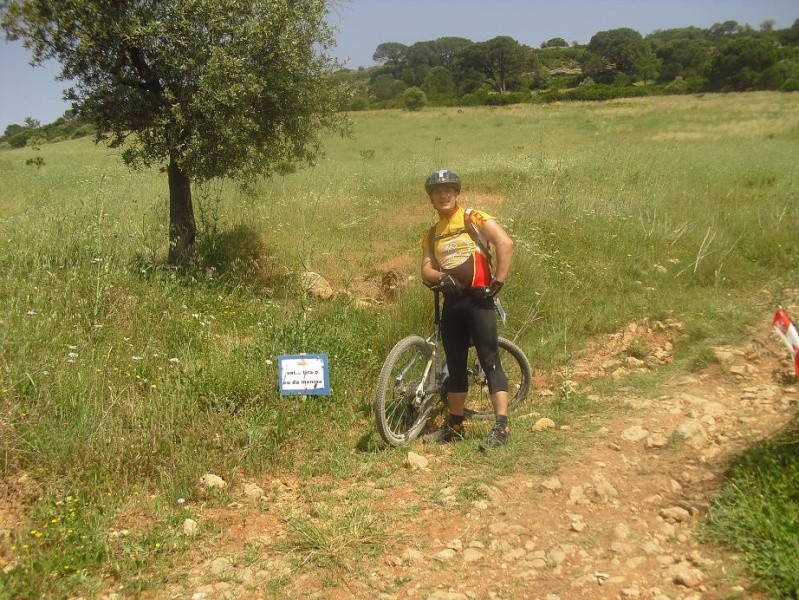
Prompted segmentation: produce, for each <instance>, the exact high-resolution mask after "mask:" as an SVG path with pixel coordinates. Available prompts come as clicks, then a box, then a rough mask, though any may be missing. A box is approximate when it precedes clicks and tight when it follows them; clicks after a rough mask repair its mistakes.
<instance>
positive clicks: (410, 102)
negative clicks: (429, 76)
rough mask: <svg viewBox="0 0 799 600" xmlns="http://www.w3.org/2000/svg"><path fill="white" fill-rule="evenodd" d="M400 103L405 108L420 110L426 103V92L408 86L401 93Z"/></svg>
mask: <svg viewBox="0 0 799 600" xmlns="http://www.w3.org/2000/svg"><path fill="white" fill-rule="evenodd" d="M402 103H403V105H404V106H405V109H406V110H410V111H417V110H422V108H424V106H425V105H426V104H427V94H425V93H424V92H423V91H422V90H421V89H419V88H418V87H412V88H408V89H407V90H405V92H403V94H402Z"/></svg>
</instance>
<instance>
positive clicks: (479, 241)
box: [463, 208, 491, 263]
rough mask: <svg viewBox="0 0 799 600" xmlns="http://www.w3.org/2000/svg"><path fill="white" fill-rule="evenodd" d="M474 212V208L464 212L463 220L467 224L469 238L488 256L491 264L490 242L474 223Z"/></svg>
mask: <svg viewBox="0 0 799 600" xmlns="http://www.w3.org/2000/svg"><path fill="white" fill-rule="evenodd" d="M473 212H474V209H473V208H467V209H466V210H465V211H464V212H463V220H464V222H465V223H466V231H467V233H468V234H469V237H471V238H472V241H473V242H474V243H475V244H476V245H477V247H478V248H480V251H481V252H482V253H483V254H485V255H486V258H488V262H489V263H491V249H490V248H489V246H488V240H487V239H486V238H485V236H484V235H483V234H482V233H480V230H479V229H477V225H475V224H474V221H472V213H473Z"/></svg>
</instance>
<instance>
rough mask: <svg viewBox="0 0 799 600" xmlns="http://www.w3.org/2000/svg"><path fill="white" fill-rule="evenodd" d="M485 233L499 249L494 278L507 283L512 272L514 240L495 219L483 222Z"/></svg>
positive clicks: (497, 249)
mask: <svg viewBox="0 0 799 600" xmlns="http://www.w3.org/2000/svg"><path fill="white" fill-rule="evenodd" d="M483 235H484V236H485V238H486V239H487V240H488V241H489V242H491V243H492V244H493V245H494V248H496V251H497V266H496V269H495V272H494V279H496V280H497V281H499V282H501V283H505V281H507V278H508V273H509V272H510V262H511V257H512V256H513V240H512V239H511V237H510V236H509V235H508V234H507V233H505V230H504V229H502V226H501V225H500V224H499V223H497V222H496V221H494V220H493V219H490V220H488V221H486V222H485V223H483Z"/></svg>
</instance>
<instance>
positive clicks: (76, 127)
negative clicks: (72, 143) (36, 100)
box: [0, 109, 95, 148]
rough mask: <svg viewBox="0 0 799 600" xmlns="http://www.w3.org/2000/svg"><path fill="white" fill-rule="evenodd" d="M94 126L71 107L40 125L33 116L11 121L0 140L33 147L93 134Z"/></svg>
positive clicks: (19, 146) (9, 143)
mask: <svg viewBox="0 0 799 600" xmlns="http://www.w3.org/2000/svg"><path fill="white" fill-rule="evenodd" d="M94 132H95V128H94V127H92V126H91V125H90V124H88V123H87V122H86V121H84V120H81V119H79V118H78V117H77V115H76V114H75V111H74V110H72V109H69V110H67V111H66V112H64V114H63V115H62V116H60V117H58V118H57V119H56V120H55V121H53V122H52V123H49V124H47V125H42V124H41V122H40V121H39V120H37V119H34V118H33V117H26V118H25V120H24V121H23V122H22V124H18V123H12V124H11V125H9V126H8V127H6V128H5V131H4V132H3V135H0V142H5V143H7V144H8V145H9V146H11V147H12V148H24V147H25V146H32V147H35V146H37V145H39V144H41V143H44V142H59V141H61V140H67V139H72V138H79V137H84V136H87V135H93V134H94Z"/></svg>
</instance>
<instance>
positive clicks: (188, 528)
mask: <svg viewBox="0 0 799 600" xmlns="http://www.w3.org/2000/svg"><path fill="white" fill-rule="evenodd" d="M199 527H200V526H199V525H198V524H197V521H195V520H194V519H186V520H185V521H183V535H185V536H187V537H194V536H195V535H197V531H198V529H199Z"/></svg>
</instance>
